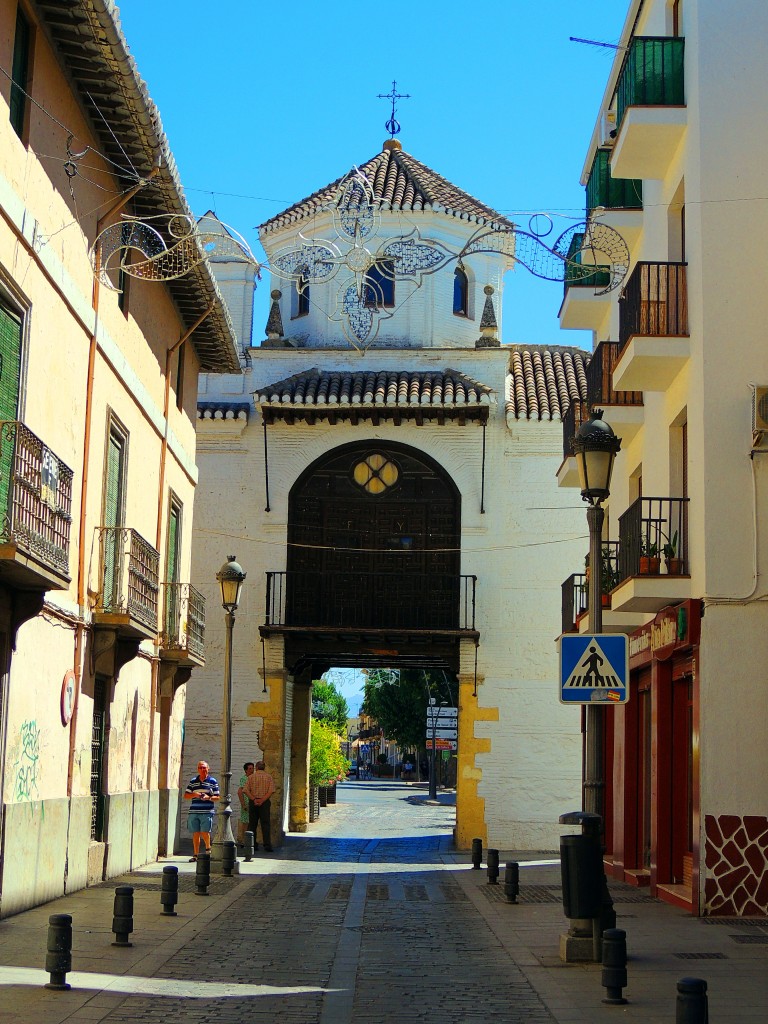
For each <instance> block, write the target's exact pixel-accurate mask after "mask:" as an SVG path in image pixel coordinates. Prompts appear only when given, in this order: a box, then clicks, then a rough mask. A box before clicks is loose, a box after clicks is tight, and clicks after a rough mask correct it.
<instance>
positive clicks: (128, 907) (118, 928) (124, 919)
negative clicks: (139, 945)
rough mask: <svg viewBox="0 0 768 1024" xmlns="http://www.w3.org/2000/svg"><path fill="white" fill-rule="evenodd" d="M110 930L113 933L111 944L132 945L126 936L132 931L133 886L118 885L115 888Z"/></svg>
mask: <svg viewBox="0 0 768 1024" xmlns="http://www.w3.org/2000/svg"><path fill="white" fill-rule="evenodd" d="M112 914H113V916H112V931H113V932H114V933H115V941H114V942H113V943H112V945H113V946H132V945H133V943H132V942H130V941H129V939H128V936H129V935H130V934H131V932H132V931H133V886H132V885H118V887H117V888H116V889H115V904H114V909H113V912H112Z"/></svg>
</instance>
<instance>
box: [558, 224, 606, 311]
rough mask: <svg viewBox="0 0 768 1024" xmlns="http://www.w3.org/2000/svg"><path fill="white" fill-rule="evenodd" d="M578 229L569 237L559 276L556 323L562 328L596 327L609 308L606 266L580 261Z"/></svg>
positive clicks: (580, 234) (580, 242) (581, 237)
mask: <svg viewBox="0 0 768 1024" xmlns="http://www.w3.org/2000/svg"><path fill="white" fill-rule="evenodd" d="M583 240H584V235H583V234H582V233H576V234H575V235H574V236H573V238H572V239H571V244H570V246H569V248H568V255H567V258H566V263H565V273H564V277H563V303H562V305H561V307H560V313H559V317H560V326H561V327H562V328H564V329H565V330H596V329H597V327H598V326H599V325H600V323H601V322H602V320H603V319H604V317H605V315H606V314H607V313H608V311H609V310H610V306H611V298H610V293H609V291H608V289H609V287H610V284H611V271H610V268H609V267H603V266H592V265H590V264H588V263H587V264H583V263H582V258H583V255H582V252H581V245H582V242H583Z"/></svg>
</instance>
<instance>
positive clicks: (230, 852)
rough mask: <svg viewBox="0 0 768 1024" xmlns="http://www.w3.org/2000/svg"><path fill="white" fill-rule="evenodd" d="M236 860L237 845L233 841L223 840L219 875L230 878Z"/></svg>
mask: <svg viewBox="0 0 768 1024" xmlns="http://www.w3.org/2000/svg"><path fill="white" fill-rule="evenodd" d="M236 860H237V843H235V842H233V840H231V839H228V840H226V839H225V840H224V842H223V843H222V844H221V873H222V875H226V877H227V878H231V877H232V872H233V870H234V867H235V862H236Z"/></svg>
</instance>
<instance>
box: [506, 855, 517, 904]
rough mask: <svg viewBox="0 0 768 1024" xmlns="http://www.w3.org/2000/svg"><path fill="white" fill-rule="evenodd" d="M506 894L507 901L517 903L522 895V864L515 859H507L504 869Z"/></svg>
mask: <svg viewBox="0 0 768 1024" xmlns="http://www.w3.org/2000/svg"><path fill="white" fill-rule="evenodd" d="M504 895H505V896H506V897H507V903H517V897H518V896H519V895H520V865H519V864H518V863H517V861H515V860H509V861H507V866H506V868H505V869H504Z"/></svg>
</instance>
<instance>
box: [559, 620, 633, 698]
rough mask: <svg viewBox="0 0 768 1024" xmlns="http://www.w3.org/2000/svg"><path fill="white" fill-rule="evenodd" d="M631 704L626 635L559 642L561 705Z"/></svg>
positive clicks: (567, 637) (575, 637)
mask: <svg viewBox="0 0 768 1024" xmlns="http://www.w3.org/2000/svg"><path fill="white" fill-rule="evenodd" d="M628 700H629V644H628V643H627V637H626V636H625V635H624V634H623V633H595V634H593V635H592V636H580V635H579V634H577V633H566V634H565V635H564V636H562V637H561V638H560V702H561V703H562V704H596V703H597V704H626V702H627V701H628Z"/></svg>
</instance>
